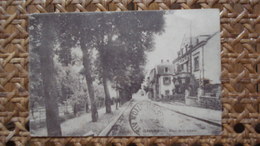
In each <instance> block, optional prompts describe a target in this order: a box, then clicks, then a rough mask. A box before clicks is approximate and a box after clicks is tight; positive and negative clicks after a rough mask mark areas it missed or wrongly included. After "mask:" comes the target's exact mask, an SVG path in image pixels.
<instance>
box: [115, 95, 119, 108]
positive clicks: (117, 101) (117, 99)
mask: <svg viewBox="0 0 260 146" xmlns="http://www.w3.org/2000/svg"><path fill="white" fill-rule="evenodd" d="M115 103H116V109H117V110H118V107H119V103H120V99H119V97H118V98H115Z"/></svg>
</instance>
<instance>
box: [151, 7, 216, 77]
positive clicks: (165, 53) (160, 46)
mask: <svg viewBox="0 0 260 146" xmlns="http://www.w3.org/2000/svg"><path fill="white" fill-rule="evenodd" d="M190 26H191V27H190ZM219 27H220V26H219V11H218V10H217V9H205V10H175V11H168V13H166V14H165V32H164V33H162V34H161V35H155V39H154V40H155V48H154V51H152V52H149V53H148V54H147V59H148V60H147V65H146V72H147V73H149V72H150V70H151V69H152V68H153V67H154V66H155V65H157V64H159V63H160V62H161V59H164V60H167V59H169V60H170V61H172V60H173V59H175V58H176V56H177V51H178V50H179V49H180V46H181V42H182V40H183V37H184V35H185V36H186V37H189V36H190V34H191V35H192V36H198V35H207V34H213V33H215V32H217V31H219V29H220V28H219ZM190 28H191V29H190ZM190 30H191V33H190Z"/></svg>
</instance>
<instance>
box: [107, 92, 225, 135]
mask: <svg viewBox="0 0 260 146" xmlns="http://www.w3.org/2000/svg"><path fill="white" fill-rule="evenodd" d="M188 108H189V107H188V106H185V110H184V111H186V113H187V111H189V109H188ZM178 109H179V111H180V110H181V108H178ZM192 110H193V112H200V109H198V108H197V110H196V111H194V108H193V107H191V111H189V112H188V113H189V114H185V113H180V112H178V111H177V112H176V111H175V110H173V109H172V106H171V105H169V104H164V103H161V102H157V101H152V100H150V99H148V97H147V96H146V95H144V96H142V95H141V94H135V95H133V99H132V100H131V101H130V103H129V106H128V107H127V108H126V109H124V111H123V112H122V114H121V115H120V116H119V118H118V119H117V120H116V121H115V123H114V124H113V126H111V128H110V130H108V132H107V133H106V135H107V136H176V135H183V136H184V135H217V134H220V132H221V126H220V125H218V124H214V123H213V122H211V121H208V119H210V118H207V116H205V115H204V117H199V118H197V117H196V114H193V116H190V114H191V113H192ZM201 111H204V112H205V109H201ZM208 117H211V115H208Z"/></svg>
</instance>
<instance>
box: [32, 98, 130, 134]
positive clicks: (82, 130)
mask: <svg viewBox="0 0 260 146" xmlns="http://www.w3.org/2000/svg"><path fill="white" fill-rule="evenodd" d="M127 106H128V102H126V103H125V104H123V105H122V106H120V107H119V110H116V106H115V104H114V105H112V106H111V108H112V113H111V114H106V109H105V107H103V108H101V109H99V110H98V121H97V122H92V121H91V113H85V114H82V115H80V116H79V117H75V118H73V119H69V120H67V121H64V122H62V123H61V130H62V136H83V135H84V136H88V135H92V136H97V135H98V134H99V133H100V132H101V131H102V130H104V129H105V128H106V127H107V125H109V124H110V123H111V122H112V121H113V119H115V118H116V117H117V116H118V115H119V114H120V112H121V111H122V110H123V109H124V108H126V107H127ZM32 133H34V136H37V135H39V136H47V128H46V127H44V128H41V129H38V130H37V131H32ZM36 134H37V135H36Z"/></svg>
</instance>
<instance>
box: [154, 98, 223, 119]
mask: <svg viewBox="0 0 260 146" xmlns="http://www.w3.org/2000/svg"><path fill="white" fill-rule="evenodd" d="M152 102H154V103H155V104H157V105H160V106H163V107H165V108H168V109H171V110H174V111H176V112H179V113H182V114H185V115H188V116H191V117H196V118H199V119H203V120H207V121H210V122H213V123H217V124H221V118H222V112H221V111H217V110H212V109H204V108H199V107H192V106H187V105H181V104H178V103H176V104H175V103H162V102H155V101H152Z"/></svg>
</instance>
